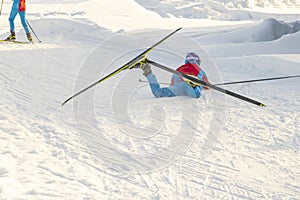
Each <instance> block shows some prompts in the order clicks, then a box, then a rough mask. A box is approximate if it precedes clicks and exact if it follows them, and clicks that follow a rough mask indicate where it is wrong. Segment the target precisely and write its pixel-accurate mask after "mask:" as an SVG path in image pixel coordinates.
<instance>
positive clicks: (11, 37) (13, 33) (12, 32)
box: [5, 31, 17, 41]
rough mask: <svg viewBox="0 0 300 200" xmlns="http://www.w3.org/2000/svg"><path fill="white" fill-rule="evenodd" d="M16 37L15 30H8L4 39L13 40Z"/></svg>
mask: <svg viewBox="0 0 300 200" xmlns="http://www.w3.org/2000/svg"><path fill="white" fill-rule="evenodd" d="M16 39H17V37H16V32H15V31H10V35H9V36H8V37H7V38H6V39H5V40H6V41H15V40H16Z"/></svg>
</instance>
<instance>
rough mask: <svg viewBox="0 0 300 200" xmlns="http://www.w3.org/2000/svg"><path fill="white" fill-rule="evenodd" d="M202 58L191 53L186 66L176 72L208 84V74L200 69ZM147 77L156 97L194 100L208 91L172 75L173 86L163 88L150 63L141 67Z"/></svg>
mask: <svg viewBox="0 0 300 200" xmlns="http://www.w3.org/2000/svg"><path fill="white" fill-rule="evenodd" d="M200 63H201V60H200V57H199V56H198V55H197V54H196V53H194V52H190V53H188V54H187V55H186V59H185V64H183V65H181V66H180V67H178V68H177V69H176V70H177V71H178V72H181V73H184V74H188V75H192V76H196V77H197V78H199V79H200V80H203V81H204V82H207V83H208V78H207V75H206V73H205V72H204V71H203V70H202V69H201V68H200ZM139 67H140V68H141V69H142V70H143V71H144V73H143V74H144V75H145V76H146V78H147V80H148V82H149V85H150V88H151V91H152V93H153V95H154V96H155V97H173V96H183V95H188V96H190V97H192V98H199V97H200V96H201V91H202V89H208V88H207V87H205V86H202V85H200V86H199V85H194V84H193V83H191V82H188V81H185V80H184V79H183V78H182V77H179V76H178V75H176V74H173V75H172V79H171V84H170V86H169V87H164V88H161V87H160V85H159V83H158V81H157V79H156V76H155V75H154V74H153V73H152V70H151V67H150V64H149V63H146V64H144V65H141V66H139Z"/></svg>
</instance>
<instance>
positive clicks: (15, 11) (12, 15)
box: [8, 4, 19, 32]
mask: <svg viewBox="0 0 300 200" xmlns="http://www.w3.org/2000/svg"><path fill="white" fill-rule="evenodd" d="M18 9H19V8H18V6H15V4H13V6H12V8H11V11H10V15H9V18H8V20H9V25H10V31H11V32H14V31H15V24H14V20H15V18H16V16H17V14H18V12H19V11H18Z"/></svg>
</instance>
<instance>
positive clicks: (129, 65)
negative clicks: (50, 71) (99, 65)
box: [61, 28, 181, 106]
mask: <svg viewBox="0 0 300 200" xmlns="http://www.w3.org/2000/svg"><path fill="white" fill-rule="evenodd" d="M180 29H181V28H178V29H176V30H175V31H173V32H171V33H170V34H169V35H167V36H165V37H164V38H162V39H161V40H159V41H158V42H157V43H155V44H154V45H152V46H151V47H149V48H148V49H146V50H145V51H143V52H142V53H140V54H139V55H138V56H136V57H135V58H133V59H131V60H130V61H129V62H127V63H126V64H125V65H123V66H121V67H120V68H118V69H116V70H115V71H113V72H111V73H110V74H108V75H107V76H105V77H103V78H101V79H100V80H98V81H96V82H95V83H93V84H91V85H89V86H88V87H86V88H84V89H82V90H81V91H79V92H77V93H76V94H74V95H73V96H71V97H69V98H68V99H67V100H65V101H64V102H63V103H62V104H61V106H63V105H65V104H66V103H67V102H68V101H70V100H71V99H73V98H74V97H76V96H78V95H80V94H81V93H83V92H85V91H87V90H88V89H90V88H92V87H94V86H95V85H97V84H99V83H101V82H102V81H105V80H107V79H109V78H110V77H112V76H114V75H116V74H118V73H120V72H121V71H123V70H126V69H132V68H133V67H134V66H135V64H137V63H139V62H143V61H145V60H146V55H147V54H148V53H149V52H150V51H152V50H153V49H154V48H155V47H156V46H158V45H159V44H161V43H162V42H164V41H165V40H166V39H168V38H169V37H171V36H172V35H174V34H175V33H176V32H177V31H179V30H180Z"/></svg>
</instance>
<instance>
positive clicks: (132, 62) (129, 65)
mask: <svg viewBox="0 0 300 200" xmlns="http://www.w3.org/2000/svg"><path fill="white" fill-rule="evenodd" d="M180 29H181V28H178V29H176V30H175V31H173V32H172V33H170V34H169V35H167V36H165V37H164V38H163V39H161V40H160V41H158V42H157V43H155V44H154V45H152V46H151V47H150V48H148V49H146V50H145V51H144V52H142V53H141V54H139V55H138V56H136V57H135V58H133V59H132V60H130V61H129V62H127V63H126V64H125V65H123V66H121V67H120V68H118V69H116V70H115V71H113V72H112V73H110V74H108V75H107V76H105V77H103V78H101V79H100V80H98V81H96V82H95V83H93V84H91V85H90V86H88V87H86V88H84V89H82V90H81V91H79V92H77V93H76V94H74V95H73V96H71V97H69V98H68V99H67V100H65V101H64V102H63V103H62V104H61V105H62V106H63V105H65V104H66V103H67V102H68V101H70V100H71V99H73V98H74V97H76V96H78V95H80V94H81V93H83V92H85V91H87V90H88V89H90V88H92V87H94V86H95V85H97V84H99V83H101V82H102V81H105V80H107V79H108V78H110V77H112V76H114V75H116V74H118V73H120V72H121V71H123V70H126V69H131V68H133V67H134V66H135V65H136V64H138V63H140V62H148V63H149V64H151V65H153V66H155V67H158V68H160V69H163V70H165V71H168V72H170V73H173V74H177V75H178V76H180V77H183V78H184V79H187V80H190V81H192V82H195V83H198V84H200V85H205V86H207V87H209V88H211V89H213V90H216V91H219V92H222V93H224V94H227V95H230V96H232V97H235V98H238V99H241V100H243V101H246V102H249V103H252V104H255V105H257V106H265V105H264V104H263V103H260V102H258V101H256V100H253V99H250V98H248V97H245V96H242V95H240V94H237V93H234V92H232V91H229V90H226V89H223V88H221V87H218V86H216V85H213V84H210V83H206V82H204V81H202V80H200V79H198V78H195V77H192V76H189V75H187V74H183V73H180V72H178V71H176V70H174V69H171V68H169V67H166V66H164V65H162V64H159V63H157V62H154V61H151V60H148V59H147V57H146V55H147V54H148V53H149V52H150V51H152V50H153V49H154V48H155V47H156V46H158V45H159V44H161V43H162V42H163V41H165V40H166V39H168V38H169V37H171V36H172V35H174V34H175V33H176V32H177V31H179V30H180Z"/></svg>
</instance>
